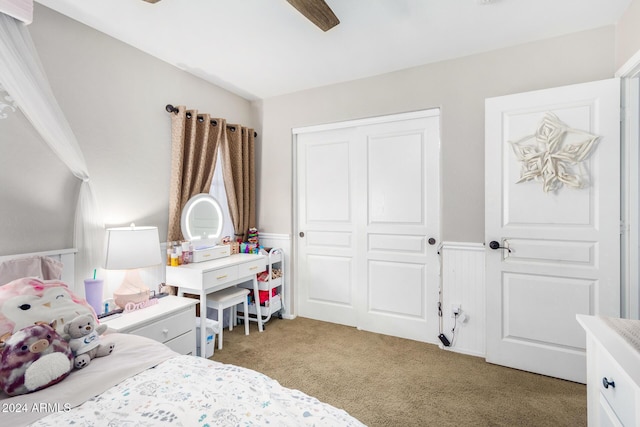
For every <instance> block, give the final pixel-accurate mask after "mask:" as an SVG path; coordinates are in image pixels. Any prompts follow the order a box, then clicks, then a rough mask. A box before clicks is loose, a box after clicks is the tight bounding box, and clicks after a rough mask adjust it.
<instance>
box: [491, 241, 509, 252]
mask: <svg viewBox="0 0 640 427" xmlns="http://www.w3.org/2000/svg"><path fill="white" fill-rule="evenodd" d="M489 247H490V248H491V249H493V250H496V249H506V250H508V251H509V252H511V249H509V248H507V247H505V246H500V243H498V242H496V241H495V240H492V241H490V242H489Z"/></svg>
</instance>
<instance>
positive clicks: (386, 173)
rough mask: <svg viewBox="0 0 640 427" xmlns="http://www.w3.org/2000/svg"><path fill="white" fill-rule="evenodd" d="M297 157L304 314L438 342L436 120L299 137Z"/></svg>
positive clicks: (431, 116) (411, 117)
mask: <svg viewBox="0 0 640 427" xmlns="http://www.w3.org/2000/svg"><path fill="white" fill-rule="evenodd" d="M296 151H297V156H296V157H297V165H296V175H297V191H296V209H297V230H296V233H297V234H298V235H297V236H296V239H297V251H296V253H297V272H298V276H297V277H298V279H297V283H296V284H297V288H298V314H299V315H300V316H303V317H310V318H314V319H319V320H324V321H330V322H335V323H341V324H345V325H351V326H356V327H358V328H360V329H364V330H368V331H372V332H378V333H384V334H388V335H395V336H400V337H404V338H410V339H416V340H420V341H427V342H436V340H437V324H438V323H437V321H438V317H437V301H438V284H439V276H438V273H439V267H438V266H439V262H438V255H437V246H438V244H439V243H440V236H439V228H440V218H439V209H440V206H439V199H440V196H439V112H438V110H433V111H426V112H420V114H416V113H413V114H408V115H398V116H393V117H385V118H379V119H378V120H377V121H374V122H359V123H356V124H354V126H352V127H343V128H340V129H327V130H319V131H314V132H303V133H300V134H298V135H297V138H296ZM430 242H431V243H430Z"/></svg>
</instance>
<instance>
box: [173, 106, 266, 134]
mask: <svg viewBox="0 0 640 427" xmlns="http://www.w3.org/2000/svg"><path fill="white" fill-rule="evenodd" d="M165 110H167V113H173V114H178V111H180V110H178V108H177V107H174V106H173V105H171V104H167V106H166V107H165ZM187 118H191V115H190V114H189V113H187ZM198 119H201V120H202V116H198ZM211 124H212V125H214V126H215V125H217V124H218V122H216V121H215V120H211ZM227 127H228V128H229V129H231V131H232V132H235V130H236V127H235V126H230V125H227ZM253 137H254V138H257V137H258V132H253Z"/></svg>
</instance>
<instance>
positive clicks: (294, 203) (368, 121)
mask: <svg viewBox="0 0 640 427" xmlns="http://www.w3.org/2000/svg"><path fill="white" fill-rule="evenodd" d="M434 111H437V112H438V113H437V115H438V117H439V120H440V124H439V125H440V129H442V111H441V109H440V108H439V107H433V108H428V109H424V110H418V111H410V112H405V113H396V114H387V115H382V116H373V117H366V118H360V119H352V120H344V121H338V122H333V123H326V124H320V125H310V126H303V127H295V128H292V129H291V161H292V162H293V164H292V168H291V191H292V195H293V196H292V198H291V221H292V223H291V230H292V231H293V233H292V235H291V257H290V259H291V264H290V265H291V267H290V271H291V282H290V283H291V285H290V292H291V293H290V296H289V301H290V302H291V313H290V314H291V315H292V318H294V317H296V316H297V315H298V306H299V301H298V298H299V292H298V289H297V288H298V278H299V277H298V268H297V267H298V256H297V253H298V239H297V236H298V233H299V232H300V230H299V229H298V190H299V189H298V182H297V179H296V177H297V176H298V135H300V134H304V133H312V132H321V131H326V130H335V129H345V128H349V127H356V126H366V125H373V124H380V123H388V122H394V121H399V120H411V119H419V118H423V117H432V116H433V115H434V113H433V112H434ZM441 144H442V139H439V141H438V164H439V165H442V150H441ZM438 176H439V180H438V195H437V197H438V201H439V206H438V214H439V215H440V216H441V215H442V170H440V169H439V170H438ZM437 234H438V236H437V238H438V241H440V240H441V236H442V221H439V222H438V230H437ZM440 282H442V277H441V276H440ZM441 286H442V283H439V284H438V287H439V288H440V287H441Z"/></svg>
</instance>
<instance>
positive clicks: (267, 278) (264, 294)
mask: <svg viewBox="0 0 640 427" xmlns="http://www.w3.org/2000/svg"><path fill="white" fill-rule="evenodd" d="M238 286H242V287H245V288H247V289H249V290H250V291H251V292H252V294H253V285H252V284H251V283H249V282H246V283H242V284H240V285H238ZM258 289H259V293H260V295H258V296H256V295H253V297H252V299H251V301H249V320H250V321H254V322H257V321H258V317H257V315H256V303H258V301H259V304H260V314H261V317H262V323H263V324H264V323H266V322H268V321H269V320H270V319H271V316H272V315H277V316H278V318H280V319H282V313H283V312H284V252H283V250H282V249H280V248H272V249H270V250H269V253H268V256H267V268H266V270H265V271H264V272H261V273H259V274H258Z"/></svg>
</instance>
